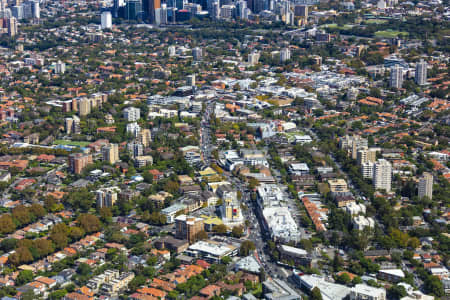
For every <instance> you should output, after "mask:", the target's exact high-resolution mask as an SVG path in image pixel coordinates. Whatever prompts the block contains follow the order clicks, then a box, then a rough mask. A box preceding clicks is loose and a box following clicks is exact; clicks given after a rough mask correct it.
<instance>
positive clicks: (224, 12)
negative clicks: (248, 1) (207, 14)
mask: <svg viewBox="0 0 450 300" xmlns="http://www.w3.org/2000/svg"><path fill="white" fill-rule="evenodd" d="M235 9H236V8H235V6H234V5H222V7H221V8H220V18H221V19H231V18H232V17H233V12H234V11H235Z"/></svg>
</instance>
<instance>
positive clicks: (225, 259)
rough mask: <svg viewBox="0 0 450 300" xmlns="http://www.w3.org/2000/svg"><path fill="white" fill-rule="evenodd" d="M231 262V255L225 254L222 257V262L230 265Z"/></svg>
mask: <svg viewBox="0 0 450 300" xmlns="http://www.w3.org/2000/svg"><path fill="white" fill-rule="evenodd" d="M230 262H231V258H230V257H229V256H225V257H223V258H222V259H221V263H223V264H224V265H228V264H229V263H230Z"/></svg>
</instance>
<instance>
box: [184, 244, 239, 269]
mask: <svg viewBox="0 0 450 300" xmlns="http://www.w3.org/2000/svg"><path fill="white" fill-rule="evenodd" d="M238 252H239V248H238V247H236V246H234V245H231V244H228V243H225V242H217V241H212V240H205V241H198V242H196V243H194V244H192V245H190V246H189V248H188V250H186V251H185V253H186V254H187V255H189V256H193V257H198V258H202V259H205V260H206V261H209V262H212V263H218V262H220V261H221V259H222V258H224V257H225V256H236V255H237V254H238Z"/></svg>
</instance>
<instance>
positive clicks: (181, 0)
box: [175, 0, 186, 10]
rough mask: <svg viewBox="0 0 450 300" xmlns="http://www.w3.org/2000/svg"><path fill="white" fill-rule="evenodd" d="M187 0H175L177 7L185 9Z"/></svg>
mask: <svg viewBox="0 0 450 300" xmlns="http://www.w3.org/2000/svg"><path fill="white" fill-rule="evenodd" d="M185 2H186V1H185V0H175V5H176V8H177V9H179V10H181V9H184V4H185Z"/></svg>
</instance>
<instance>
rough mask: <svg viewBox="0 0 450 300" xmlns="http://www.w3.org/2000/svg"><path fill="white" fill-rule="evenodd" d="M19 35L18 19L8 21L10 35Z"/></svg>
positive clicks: (12, 18)
mask: <svg viewBox="0 0 450 300" xmlns="http://www.w3.org/2000/svg"><path fill="white" fill-rule="evenodd" d="M16 34H17V19H16V18H14V17H11V18H9V19H8V35H9V36H10V37H13V36H15V35H16Z"/></svg>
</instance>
